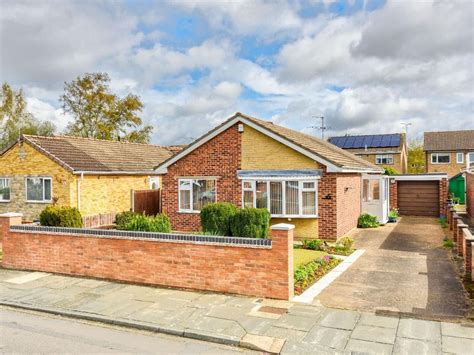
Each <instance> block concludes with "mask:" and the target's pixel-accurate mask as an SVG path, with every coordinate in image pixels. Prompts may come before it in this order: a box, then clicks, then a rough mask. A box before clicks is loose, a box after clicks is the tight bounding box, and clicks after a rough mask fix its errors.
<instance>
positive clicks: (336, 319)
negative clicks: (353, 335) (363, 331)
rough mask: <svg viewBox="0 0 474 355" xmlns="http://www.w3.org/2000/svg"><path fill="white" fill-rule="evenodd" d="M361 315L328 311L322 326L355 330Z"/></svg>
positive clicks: (321, 322)
mask: <svg viewBox="0 0 474 355" xmlns="http://www.w3.org/2000/svg"><path fill="white" fill-rule="evenodd" d="M359 317H360V314H358V313H357V312H353V311H342V310H333V309H329V308H328V309H326V311H325V314H324V315H323V318H322V319H321V321H320V324H321V325H322V326H325V327H330V328H337V329H346V330H352V329H354V327H355V325H356V323H357V321H358V319H359Z"/></svg>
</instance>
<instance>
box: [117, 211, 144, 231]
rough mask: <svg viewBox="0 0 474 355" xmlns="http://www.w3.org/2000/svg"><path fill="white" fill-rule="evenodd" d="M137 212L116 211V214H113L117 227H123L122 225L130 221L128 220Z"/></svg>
mask: <svg viewBox="0 0 474 355" xmlns="http://www.w3.org/2000/svg"><path fill="white" fill-rule="evenodd" d="M138 214H139V213H137V212H132V211H125V212H121V213H118V214H117V215H116V216H115V224H116V226H117V229H124V226H125V225H126V224H127V223H128V222H130V220H131V219H132V218H133V217H134V216H136V215H138Z"/></svg>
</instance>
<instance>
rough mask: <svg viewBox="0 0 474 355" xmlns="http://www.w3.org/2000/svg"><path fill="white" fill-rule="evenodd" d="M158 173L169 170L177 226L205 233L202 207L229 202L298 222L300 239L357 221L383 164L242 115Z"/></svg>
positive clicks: (341, 230) (327, 235)
mask: <svg viewBox="0 0 474 355" xmlns="http://www.w3.org/2000/svg"><path fill="white" fill-rule="evenodd" d="M156 172H157V173H159V174H163V177H162V180H163V188H162V206H163V211H164V212H165V213H167V214H168V216H169V217H170V219H171V223H172V227H173V229H175V230H181V231H197V230H199V229H200V217H199V211H200V209H201V207H202V206H203V205H205V204H206V203H208V202H215V201H227V202H232V203H234V204H235V205H237V206H239V207H260V208H267V209H268V210H269V211H270V213H271V215H272V219H271V224H276V223H282V222H287V223H288V222H290V223H292V224H294V225H295V226H296V229H295V237H296V238H297V239H311V238H324V239H329V240H335V239H337V238H339V237H341V236H343V235H344V234H346V233H347V232H349V231H350V230H351V229H353V228H354V227H356V225H357V218H358V216H359V215H360V213H361V199H362V195H363V194H362V185H363V184H362V177H363V175H364V174H380V173H381V172H382V169H381V168H380V167H377V166H375V165H373V164H371V163H369V162H367V161H365V160H364V159H362V158H359V157H357V156H355V155H353V154H351V153H349V152H347V151H344V150H343V149H340V148H338V147H336V146H334V145H332V144H330V143H328V142H326V141H323V140H320V139H318V138H315V137H313V136H310V135H307V134H303V133H300V132H297V131H294V130H291V129H288V128H285V127H281V126H278V125H276V124H273V123H272V122H268V121H263V120H260V119H256V118H254V117H250V116H247V115H243V114H241V113H236V114H235V115H233V116H232V117H230V118H229V119H228V120H226V121H225V122H224V123H222V124H221V125H219V126H218V127H216V128H214V129H213V130H211V131H209V132H208V133H206V134H205V135H203V136H201V137H200V138H198V139H197V140H195V141H194V142H193V143H191V144H190V145H189V146H187V147H186V148H184V149H183V150H182V151H181V152H179V153H178V154H176V155H175V156H173V157H171V158H170V159H168V160H166V161H165V162H163V163H162V164H160V165H159V166H158V167H157V169H156ZM367 186H369V185H367ZM375 188H376V187H375ZM376 189H377V188H376ZM375 193H377V194H380V193H382V192H381V191H379V190H377V191H375Z"/></svg>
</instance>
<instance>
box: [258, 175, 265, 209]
mask: <svg viewBox="0 0 474 355" xmlns="http://www.w3.org/2000/svg"><path fill="white" fill-rule="evenodd" d="M256 193H257V194H256V197H257V203H256V206H257V208H267V199H268V195H267V182H266V181H257V184H256Z"/></svg>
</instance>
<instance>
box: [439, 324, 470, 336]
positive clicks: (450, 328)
mask: <svg viewBox="0 0 474 355" xmlns="http://www.w3.org/2000/svg"><path fill="white" fill-rule="evenodd" d="M441 334H442V335H443V336H451V337H457V338H470V339H474V324H459V323H441Z"/></svg>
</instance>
